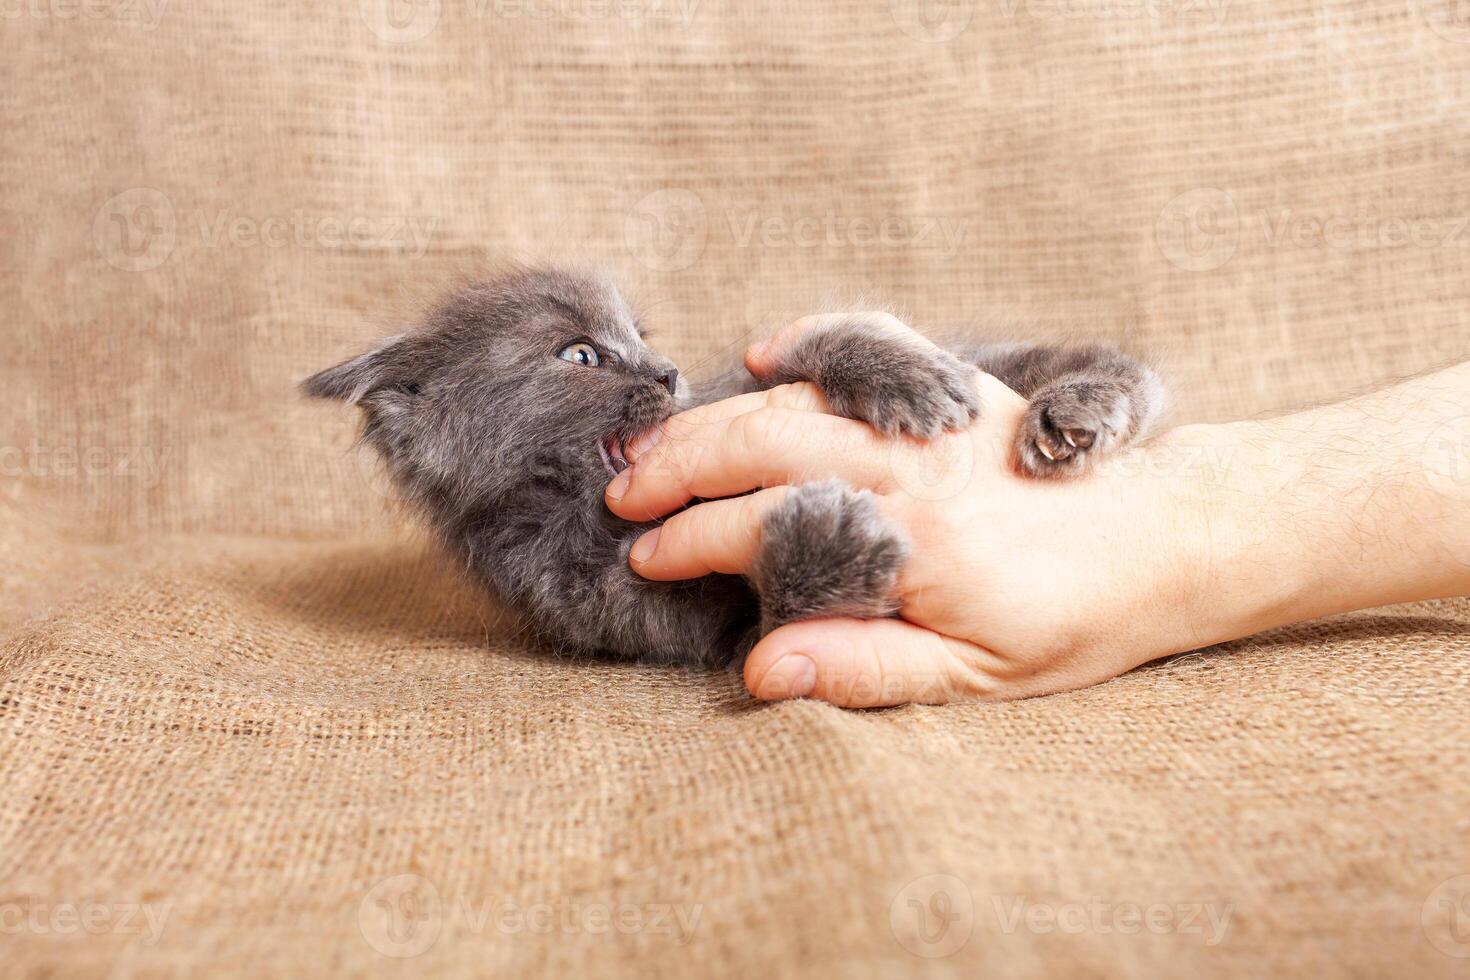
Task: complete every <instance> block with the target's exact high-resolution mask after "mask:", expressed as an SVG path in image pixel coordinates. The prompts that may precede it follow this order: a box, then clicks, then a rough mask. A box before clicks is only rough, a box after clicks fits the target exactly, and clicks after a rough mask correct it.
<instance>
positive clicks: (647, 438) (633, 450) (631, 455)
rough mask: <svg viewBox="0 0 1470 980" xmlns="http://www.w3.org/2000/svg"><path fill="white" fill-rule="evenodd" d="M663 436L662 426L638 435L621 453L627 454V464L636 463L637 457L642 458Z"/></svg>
mask: <svg viewBox="0 0 1470 980" xmlns="http://www.w3.org/2000/svg"><path fill="white" fill-rule="evenodd" d="M663 435H664V429H663V426H659V427H658V428H655V429H649V430H648V431H647V432H640V433H638V435H637V437H636V438H634V439H633V440H632V441H630V442H629V443H628V444H627V445H626V446H624V447H623V452H625V453H627V454H628V462H630V463H633V462H637V460H638V457H639V456H642V455H643V454H644V453H646V452H648V451H649V450H650V449H652V448H653V447H654V446H657V445H658V441H659V440H660V439H662V438H663Z"/></svg>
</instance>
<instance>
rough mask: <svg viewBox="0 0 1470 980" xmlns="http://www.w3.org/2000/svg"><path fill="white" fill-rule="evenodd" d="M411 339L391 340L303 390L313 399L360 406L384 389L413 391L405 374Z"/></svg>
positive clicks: (307, 382)
mask: <svg viewBox="0 0 1470 980" xmlns="http://www.w3.org/2000/svg"><path fill="white" fill-rule="evenodd" d="M408 341H409V337H408V335H406V334H404V335H401V336H398V337H391V338H389V339H388V340H387V341H385V342H384V343H383V344H381V345H380V346H378V347H377V348H376V349H374V350H370V351H368V352H367V353H366V354H361V355H359V356H357V357H354V358H352V359H351V360H349V361H343V362H342V363H341V364H338V365H337V366H336V367H329V368H327V369H326V370H325V371H320V372H318V373H316V374H313V375H312V376H311V377H309V378H307V379H306V380H305V381H303V382H301V390H302V391H303V392H304V393H306V394H307V395H310V396H311V397H312V398H330V399H332V400H333V401H339V402H346V403H347V404H349V405H356V404H357V403H358V402H360V401H362V399H363V398H364V397H365V396H366V395H368V394H370V393H372V392H374V391H377V390H379V389H381V388H388V387H399V388H411V387H412V382H411V379H409V378H408V377H407V375H406V373H405V368H406V367H407V361H408V359H407V358H406V357H405V356H404V355H405V354H407V353H408V351H407V347H408Z"/></svg>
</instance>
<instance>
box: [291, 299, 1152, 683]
mask: <svg viewBox="0 0 1470 980" xmlns="http://www.w3.org/2000/svg"><path fill="white" fill-rule="evenodd" d="M975 367H979V368H981V369H982V370H985V371H987V372H989V373H991V374H993V375H995V376H996V377H998V378H999V379H1000V380H1001V381H1003V382H1005V383H1006V384H1007V385H1009V386H1010V387H1012V388H1013V389H1015V390H1016V391H1017V392H1019V393H1020V394H1021V395H1023V396H1025V397H1027V398H1028V399H1029V400H1030V402H1031V407H1030V410H1029V413H1028V415H1027V417H1026V421H1025V424H1024V426H1023V431H1022V433H1021V437H1020V440H1019V442H1018V445H1017V450H1018V452H1017V457H1018V460H1019V464H1020V466H1021V467H1022V469H1024V470H1025V471H1026V472H1028V473H1031V474H1034V475H1036V476H1059V475H1065V474H1071V473H1076V472H1079V471H1080V470H1081V469H1082V468H1083V467H1084V466H1085V464H1086V462H1087V460H1089V459H1091V458H1094V457H1096V456H1098V455H1100V454H1103V453H1108V452H1111V451H1113V450H1115V449H1117V448H1119V447H1121V446H1123V445H1125V444H1127V443H1129V442H1131V441H1133V440H1135V439H1137V438H1139V437H1140V436H1142V435H1143V434H1145V433H1146V432H1147V430H1148V429H1149V428H1150V426H1151V425H1152V423H1153V421H1154V419H1155V417H1156V416H1157V414H1158V408H1159V404H1160V401H1161V396H1162V388H1161V386H1160V385H1159V383H1158V381H1157V379H1156V378H1155V376H1154V374H1153V372H1151V371H1150V370H1149V369H1148V368H1146V367H1145V366H1143V365H1142V364H1139V363H1138V362H1136V361H1134V360H1131V359H1129V358H1127V357H1125V356H1123V355H1122V354H1120V353H1118V352H1116V351H1113V350H1110V349H1108V348H1104V347H1096V346H1088V347H1077V348H1065V349H1063V348H1055V347H1037V346H1026V345H1022V344H993V345H972V346H967V347H963V348H955V349H954V350H952V351H946V350H942V349H938V348H931V347H927V346H920V345H917V344H914V343H911V342H906V341H905V340H904V339H903V338H900V337H894V336H890V335H885V334H883V333H881V332H879V331H876V330H874V329H873V328H871V327H869V326H866V325H864V324H862V323H859V322H856V321H844V322H838V323H836V324H834V325H832V326H830V327H827V328H825V329H822V330H820V331H816V332H813V333H810V334H808V335H806V336H804V337H803V338H802V339H801V340H799V341H798V342H797V343H796V344H795V345H794V346H793V347H792V348H791V349H790V350H789V351H788V352H787V353H786V354H785V355H784V356H783V359H782V362H781V364H780V366H779V367H778V369H777V370H776V371H775V372H774V374H773V376H772V377H770V378H769V379H765V380H761V379H756V378H752V377H751V376H750V375H749V374H747V373H746V372H744V371H743V370H741V371H736V372H730V373H728V374H726V375H725V376H723V377H722V378H721V379H720V380H719V381H717V382H715V383H713V384H711V385H709V386H707V387H706V388H704V389H702V390H700V391H698V392H694V391H691V390H690V388H689V385H688V383H687V382H686V381H684V380H683V379H682V378H680V377H679V372H678V371H677V370H676V369H675V367H674V365H673V363H672V362H670V361H669V360H668V359H667V358H664V357H662V356H660V355H659V354H657V353H655V352H654V351H653V350H652V349H651V348H649V347H648V345H647V344H646V343H644V340H643V334H642V331H641V330H640V327H639V324H638V320H637V318H636V317H635V316H634V314H633V313H632V311H631V310H630V309H629V308H628V305H627V303H626V302H625V301H624V300H623V297H622V296H621V295H620V294H619V293H618V291H617V289H616V288H614V287H613V286H612V285H610V284H609V283H608V282H606V281H604V280H603V279H601V278H598V277H596V276H593V275H586V274H579V273H572V272H567V271H562V270H532V271H523V272H517V273H514V274H510V275H506V276H504V277H502V278H499V279H495V280H493V281H488V282H482V283H478V284H476V285H473V286H470V287H468V288H466V289H463V290H461V291H459V292H458V293H456V294H455V295H453V296H451V297H450V298H449V299H448V300H447V301H446V302H445V303H443V305H441V306H440V307H439V308H438V309H437V310H436V311H435V312H434V313H433V314H431V315H430V316H429V318H428V320H427V322H426V323H424V324H423V325H422V326H420V327H419V328H417V329H415V330H413V331H411V332H409V333H407V334H404V335H402V336H400V337H396V338H393V339H391V340H389V341H387V342H386V343H384V344H383V345H382V346H380V347H378V348H377V349H376V350H373V351H370V352H369V353H366V354H363V355H361V356H360V357H356V358H354V359H352V360H350V361H347V362H345V363H342V364H339V365H337V366H336V367H333V368H329V369H327V370H325V371H323V372H321V373H320V374H317V375H314V376H313V377H311V378H309V379H307V380H306V381H305V382H304V383H303V386H302V387H303V389H304V390H305V391H306V392H307V393H308V394H310V395H313V396H316V397H318V398H330V399H336V400H339V401H345V402H347V403H349V404H355V405H357V406H359V407H360V408H361V409H362V412H363V439H364V440H365V441H366V442H368V443H369V444H370V445H372V446H373V447H374V448H375V449H376V450H377V451H378V452H379V453H380V454H381V455H382V457H383V459H384V460H385V462H386V464H387V467H388V470H389V472H390V473H391V475H392V477H393V479H394V481H395V484H396V485H397V486H398V488H399V489H400V491H401V492H402V493H403V494H404V495H405V496H406V498H407V499H408V500H409V501H410V502H411V503H413V504H414V505H415V506H416V507H418V508H419V509H421V510H422V511H423V512H424V514H425V515H426V516H427V518H428V520H429V522H430V524H431V525H432V526H433V527H434V529H435V530H436V531H437V532H438V534H439V536H440V537H441V538H442V539H443V541H444V542H445V544H446V545H447V546H448V548H449V549H450V550H451V551H452V552H453V553H454V554H456V555H457V556H458V557H459V558H460V559H461V560H463V561H464V563H465V565H466V567H467V568H468V569H469V571H470V573H471V575H472V576H473V577H474V578H475V579H476V580H477V581H479V582H480V583H481V584H483V585H484V586H486V587H487V588H489V589H490V591H492V592H493V593H495V594H496V595H497V596H499V597H500V598H501V599H502V600H503V601H505V602H507V603H508V604H510V605H511V606H513V607H515V608H516V609H518V610H519V611H520V612H521V613H523V614H524V615H525V617H526V619H527V620H528V622H529V623H530V624H531V625H532V626H533V627H534V628H535V629H536V631H537V632H538V633H539V634H540V635H541V636H542V638H543V639H545V640H547V641H549V642H551V643H552V644H553V645H555V646H557V647H559V648H561V649H563V650H566V651H569V652H579V653H594V652H607V653H613V654H617V655H621V656H623V657H629V658H638V659H649V660H654V661H657V662H663V663H699V664H723V663H726V662H728V661H730V660H731V659H732V658H733V657H736V656H739V655H743V654H744V653H745V652H746V651H748V650H749V648H750V646H751V645H752V644H753V643H754V642H755V640H756V639H757V638H758V637H759V636H761V635H763V634H765V633H766V632H769V631H770V630H772V629H775V628H776V627H778V626H780V625H782V624H784V623H789V622H792V621H795V620H799V619H810V618H814V617H819V616H858V617H881V616H891V615H893V614H894V613H895V612H896V611H897V603H896V600H895V598H894V595H893V590H894V582H895V579H896V578H897V575H898V570H899V567H900V566H901V564H902V563H903V560H904V558H905V557H906V555H907V553H908V544H907V541H906V539H905V536H904V535H903V533H902V532H901V531H900V529H898V528H897V527H895V526H893V525H891V524H890V523H888V521H887V520H886V519H884V518H883V517H882V516H881V515H880V513H879V511H878V508H877V506H876V505H875V503H874V501H873V498H872V495H871V494H870V493H868V492H867V491H857V490H853V489H851V488H850V487H848V486H846V485H844V484H842V483H840V482H837V481H830V480H829V481H824V482H821V483H812V484H806V485H803V486H801V487H798V488H797V489H796V490H795V491H794V492H792V493H790V494H789V495H788V496H787V497H786V499H785V501H783V503H782V504H781V505H780V506H779V507H777V508H776V510H775V511H774V512H772V513H771V514H770V515H769V516H768V517H767V518H766V519H765V522H764V525H763V538H762V542H763V543H762V548H761V553H760V555H759V556H758V558H757V560H756V562H755V566H754V569H753V570H752V572H751V574H750V575H749V578H748V580H747V579H746V578H742V577H739V576H732V575H709V576H706V577H704V578H701V579H695V580H692V581H684V582H651V581H648V580H646V579H643V578H641V577H639V576H638V575H636V574H635V573H634V572H633V571H632V570H631V569H629V567H628V562H627V557H628V550H629V548H631V547H632V544H633V541H634V540H635V539H637V537H638V536H639V535H640V534H642V533H643V532H644V531H647V530H648V529H649V528H651V527H653V526H654V525H652V524H635V523H632V522H629V521H624V520H622V519H620V518H618V517H616V516H614V515H613V514H612V513H610V512H609V511H608V509H607V507H606V506H605V505H604V503H603V490H604V488H605V487H606V486H607V483H608V481H609V480H610V479H611V478H612V477H613V476H614V475H615V474H616V473H617V472H618V471H620V470H621V469H622V468H623V467H624V466H626V465H627V464H626V463H625V462H624V461H623V459H622V450H621V447H622V446H623V445H624V444H625V443H626V442H627V441H629V440H630V439H632V438H634V437H635V436H637V435H638V434H640V433H643V432H646V431H648V430H649V429H651V428H653V427H655V426H657V425H659V424H661V423H662V422H663V421H664V420H665V419H667V418H668V417H669V416H670V415H672V414H674V413H675V412H678V411H682V410H684V409H687V408H690V407H692V406H695V405H700V404H704V403H707V402H711V401H715V400H717V399H720V398H724V397H728V396H730V395H734V394H738V393H740V392H742V391H754V390H758V389H761V388H765V387H770V386H772V385H776V384H782V383H786V382H790V381H797V380H806V381H812V382H815V383H816V384H818V385H819V386H821V388H822V390H823V392H824V393H825V394H826V396H827V399H828V402H829V404H830V406H831V408H832V410H833V411H834V412H837V413H838V414H841V415H846V416H849V417H851V418H855V419H860V420H863V421H866V422H868V423H870V424H872V425H873V426H875V427H876V428H878V429H879V430H881V431H883V432H885V433H889V434H897V433H907V434H910V435H913V436H917V437H920V438H928V437H932V436H935V435H938V434H939V433H940V432H942V431H943V430H945V429H952V428H961V427H963V426H965V425H967V424H968V423H969V422H970V421H971V420H973V419H974V418H975V417H976V415H977V413H978V412H979V410H980V405H979V402H978V400H977V398H976V394H975V386H974V382H973V374H974V368H975Z"/></svg>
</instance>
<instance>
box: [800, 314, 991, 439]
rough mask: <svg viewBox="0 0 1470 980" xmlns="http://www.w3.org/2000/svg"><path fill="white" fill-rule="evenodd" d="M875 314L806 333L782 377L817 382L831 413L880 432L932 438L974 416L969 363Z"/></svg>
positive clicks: (976, 399) (964, 424)
mask: <svg viewBox="0 0 1470 980" xmlns="http://www.w3.org/2000/svg"><path fill="white" fill-rule="evenodd" d="M884 316H885V317H886V315H884ZM875 317H876V315H875ZM878 319H882V318H878ZM878 319H874V320H866V319H864V318H862V317H859V316H854V317H852V318H850V319H845V320H842V321H839V322H837V323H834V324H832V325H831V326H828V327H826V328H825V329H823V330H821V331H818V332H816V333H813V334H811V335H809V336H808V337H806V338H804V339H803V340H802V341H800V342H798V343H797V344H796V346H795V347H794V348H793V349H792V350H791V351H790V352H789V353H788V355H787V357H786V363H785V364H783V365H782V366H781V369H780V374H781V375H782V377H783V378H784V379H785V380H808V381H814V382H816V384H817V385H818V386H819V387H820V388H821V389H822V393H823V394H824V395H826V397H827V404H828V405H829V406H830V407H831V409H832V411H833V412H835V413H837V414H838V415H844V416H846V417H848V418H852V419H858V420H859V421H862V422H867V423H868V424H869V425H871V426H873V428H875V429H877V430H878V431H880V432H882V433H883V434H884V435H889V436H892V435H898V434H899V433H904V434H907V435H911V436H917V437H918V438H921V439H932V438H934V437H935V436H937V435H939V434H940V433H942V432H944V431H945V430H946V429H963V428H965V427H967V426H968V425H969V424H970V423H971V422H973V421H974V420H975V418H976V416H978V415H979V414H980V398H979V396H978V395H977V394H976V393H975V368H974V367H973V366H971V365H969V364H966V363H965V362H963V361H961V360H960V359H959V358H957V357H955V356H954V355H953V354H951V353H949V352H948V351H946V350H942V349H940V348H938V347H935V346H933V345H932V344H928V343H926V342H924V341H923V339H922V338H918V337H912V336H904V335H902V334H900V333H898V332H897V331H896V330H894V328H893V327H892V326H891V325H888V324H887V323H886V322H878ZM891 319H892V318H891V317H887V320H891ZM894 322H895V323H896V321H894ZM904 330H905V331H906V330H907V328H904Z"/></svg>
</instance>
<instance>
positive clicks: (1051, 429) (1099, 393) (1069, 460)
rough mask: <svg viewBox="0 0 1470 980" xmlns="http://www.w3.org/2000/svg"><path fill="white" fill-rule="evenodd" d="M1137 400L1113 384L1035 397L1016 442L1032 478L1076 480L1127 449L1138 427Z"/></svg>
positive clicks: (1083, 384) (1067, 387)
mask: <svg viewBox="0 0 1470 980" xmlns="http://www.w3.org/2000/svg"><path fill="white" fill-rule="evenodd" d="M1133 416H1134V412H1133V399H1132V398H1131V397H1130V396H1129V394H1128V392H1127V391H1125V390H1123V389H1122V388H1120V387H1119V386H1118V385H1116V384H1113V383H1110V382H1090V381H1078V382H1067V383H1064V384H1060V385H1057V386H1055V387H1052V388H1044V389H1042V390H1041V391H1039V392H1037V393H1036V394H1035V396H1033V397H1032V399H1031V406H1030V408H1029V409H1027V411H1026V417H1025V419H1024V420H1023V421H1022V423H1021V432H1020V435H1019V436H1018V437H1017V439H1016V455H1017V457H1018V458H1019V460H1020V463H1021V469H1022V470H1024V471H1025V472H1026V473H1028V474H1030V475H1031V476H1071V475H1075V474H1077V473H1080V472H1082V470H1083V469H1085V468H1086V466H1087V463H1088V462H1089V461H1090V460H1093V459H1096V458H1098V457H1099V456H1103V455H1105V454H1107V453H1110V452H1113V451H1115V450H1117V449H1119V448H1121V447H1122V446H1124V445H1126V444H1127V443H1128V441H1129V440H1130V439H1131V438H1132V436H1133V433H1134V432H1135V431H1136V429H1137V427H1138V426H1137V422H1138V420H1137V419H1135V418H1134V417H1133Z"/></svg>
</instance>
